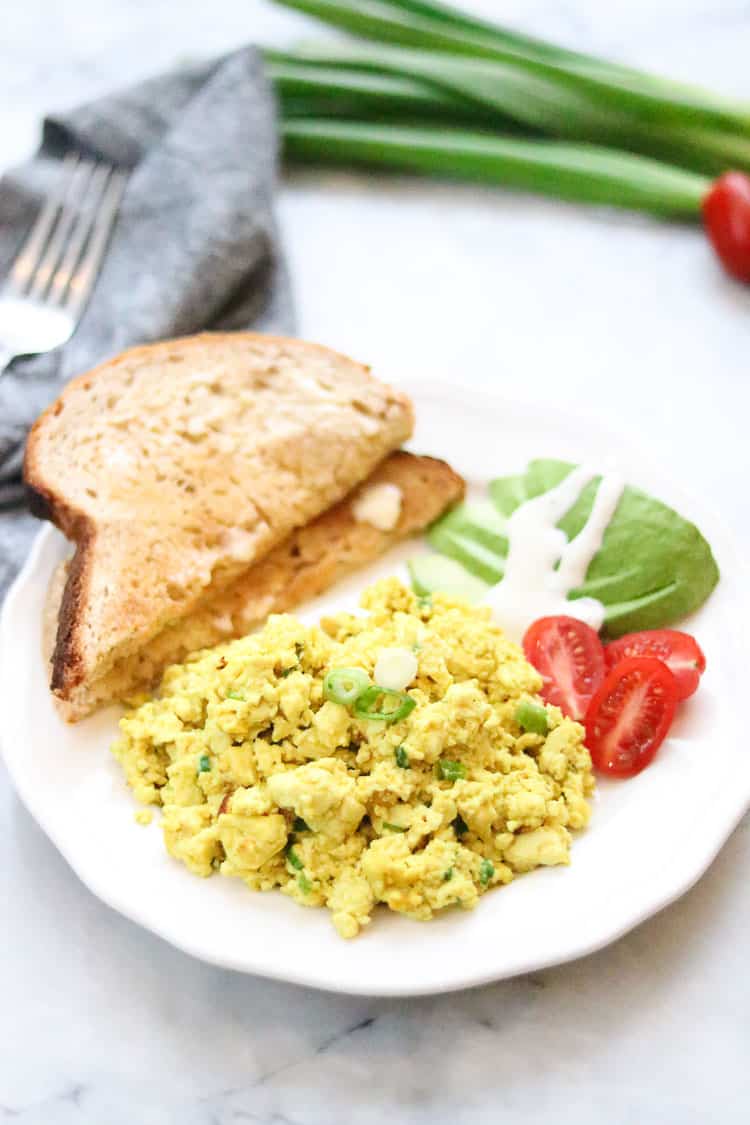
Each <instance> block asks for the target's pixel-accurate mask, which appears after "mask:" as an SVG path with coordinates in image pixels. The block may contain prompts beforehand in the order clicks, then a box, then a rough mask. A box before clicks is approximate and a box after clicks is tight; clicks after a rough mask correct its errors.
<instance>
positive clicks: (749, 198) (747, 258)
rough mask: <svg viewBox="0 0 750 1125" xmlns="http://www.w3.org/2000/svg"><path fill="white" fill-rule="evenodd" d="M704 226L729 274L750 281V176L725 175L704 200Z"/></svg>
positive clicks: (736, 173) (737, 173)
mask: <svg viewBox="0 0 750 1125" xmlns="http://www.w3.org/2000/svg"><path fill="white" fill-rule="evenodd" d="M702 209H703V223H704V226H705V228H706V231H707V233H708V237H709V238H710V239H711V242H712V243H713V248H714V250H715V251H716V253H717V254H718V255H719V258H720V259H721V263H722V265H723V266H724V269H725V270H726V271H727V273H731V275H732V277H736V278H738V279H739V280H740V281H750V176H747V175H746V174H745V173H744V172H725V173H724V175H723V176H719V178H718V180H715V181H714V183H713V184H712V185H711V188H710V190H709V192H708V194H707V195H706V197H705V199H704V200H703V205H702Z"/></svg>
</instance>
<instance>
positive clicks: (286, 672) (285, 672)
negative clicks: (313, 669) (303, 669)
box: [279, 664, 297, 680]
mask: <svg viewBox="0 0 750 1125" xmlns="http://www.w3.org/2000/svg"><path fill="white" fill-rule="evenodd" d="M296 667H297V665H296V664H293V665H292V667H291V668H282V669H281V671H280V672H279V675H280V676H281V678H282V680H285V679H286V678H287V676H289V675H291V673H292V672H293V671H294V670H295V668H296Z"/></svg>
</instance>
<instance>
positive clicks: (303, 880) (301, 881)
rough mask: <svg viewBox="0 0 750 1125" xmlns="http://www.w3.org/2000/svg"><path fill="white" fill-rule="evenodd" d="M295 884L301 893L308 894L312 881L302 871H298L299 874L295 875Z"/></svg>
mask: <svg viewBox="0 0 750 1125" xmlns="http://www.w3.org/2000/svg"><path fill="white" fill-rule="evenodd" d="M297 886H298V887H299V889H300V890H301V891H302V894H303V895H309V893H310V891H311V890H312V883H311V882H310V880H309V879H308V877H307V875H305V874H304V872H300V874H299V875H298V876H297Z"/></svg>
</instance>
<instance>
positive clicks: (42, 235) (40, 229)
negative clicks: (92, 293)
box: [6, 153, 79, 296]
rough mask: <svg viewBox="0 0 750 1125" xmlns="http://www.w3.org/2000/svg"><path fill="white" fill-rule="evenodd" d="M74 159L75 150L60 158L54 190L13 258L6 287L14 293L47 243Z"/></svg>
mask: <svg viewBox="0 0 750 1125" xmlns="http://www.w3.org/2000/svg"><path fill="white" fill-rule="evenodd" d="M78 162H79V160H78V156H77V155H76V154H75V153H68V155H67V156H66V157H65V159H64V160H63V166H62V171H63V175H62V176H61V177H60V180H59V182H58V184H57V186H56V187H55V190H54V191H53V192H51V193H50V195H49V196H48V197H47V201H46V203H45V204H44V207H43V208H42V210H41V211H40V212H39V215H38V216H37V220H36V222H35V223H34V226H33V227H32V228H31V231H30V233H29V236H28V238H27V239H26V242H25V243H24V245H23V248H22V249H21V250H20V251H19V253H18V255H17V256H16V260H15V261H14V263H13V266H12V268H11V271H10V273H9V274H8V279H7V282H6V287H7V288H8V289H10V290H14V291H15V292H16V293H17V294H18V296H22V295H23V294H24V293H25V291H26V286H27V285H28V282H29V280H30V278H31V277H32V276H33V274H34V271H35V269H36V268H37V265H38V264H39V260H40V259H41V256H42V254H43V253H44V248H45V246H46V245H47V239H48V238H49V234H50V231H51V230H52V227H53V226H54V223H55V219H56V217H57V212H58V210H59V208H60V206H61V204H62V201H63V199H64V198H65V194H66V191H67V187H68V184H69V182H70V179H69V177H70V176H71V175H72V173H73V172H74V171H75V168H76V166H77V165H78Z"/></svg>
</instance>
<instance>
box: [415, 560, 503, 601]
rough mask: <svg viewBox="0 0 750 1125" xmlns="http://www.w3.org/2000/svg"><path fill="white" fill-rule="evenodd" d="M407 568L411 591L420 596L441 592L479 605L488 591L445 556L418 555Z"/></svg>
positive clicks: (483, 585) (479, 580) (487, 588)
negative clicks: (409, 575) (412, 589)
mask: <svg viewBox="0 0 750 1125" xmlns="http://www.w3.org/2000/svg"><path fill="white" fill-rule="evenodd" d="M408 565H409V573H410V574H411V584H412V586H413V588H414V592H415V593H416V594H419V595H420V596H421V597H425V596H426V595H427V594H438V593H440V594H450V595H451V596H452V597H454V598H465V599H466V601H469V602H479V601H481V600H482V599H483V598H484V597H485V595H486V593H487V591H488V590H489V589H490V587H489V586H488V584H487V583H486V582H482V580H481V578H475V577H474V575H473V574H469V573H468V571H466V570H465V569H464V568H463V567H462V566H461V565H460V563H457V562H454V560H453V559H448V558H446V557H445V555H419V556H418V557H417V558H416V559H411V560H410V561H409V564H408Z"/></svg>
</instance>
